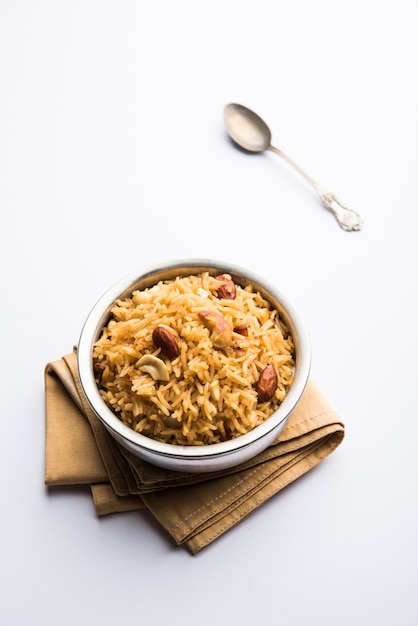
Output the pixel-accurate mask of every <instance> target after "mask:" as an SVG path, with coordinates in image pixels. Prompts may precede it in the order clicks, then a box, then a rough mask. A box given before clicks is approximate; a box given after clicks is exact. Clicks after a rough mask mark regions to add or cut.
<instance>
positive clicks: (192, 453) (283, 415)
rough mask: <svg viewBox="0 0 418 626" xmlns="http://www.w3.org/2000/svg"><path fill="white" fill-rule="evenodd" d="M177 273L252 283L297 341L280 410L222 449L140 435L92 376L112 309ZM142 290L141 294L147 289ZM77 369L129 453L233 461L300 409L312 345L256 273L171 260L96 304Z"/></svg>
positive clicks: (288, 307)
mask: <svg viewBox="0 0 418 626" xmlns="http://www.w3.org/2000/svg"><path fill="white" fill-rule="evenodd" d="M177 271H178V272H179V273H180V274H182V275H184V276H186V275H187V274H189V275H190V274H193V273H200V271H210V272H217V273H219V272H221V273H228V274H231V276H233V277H234V278H235V280H237V282H238V283H239V282H240V280H241V282H242V283H251V284H252V285H253V286H254V287H255V288H256V289H257V290H259V291H260V292H261V293H262V294H263V295H264V296H266V297H267V298H268V299H269V300H270V301H271V303H272V304H273V306H277V304H279V305H280V306H279V307H278V308H279V312H280V315H282V316H283V317H284V319H285V321H286V323H287V324H288V325H289V326H290V330H291V332H292V334H293V336H294V339H295V344H296V345H295V349H296V352H297V358H296V369H295V380H294V382H293V383H292V386H291V387H290V389H289V391H288V392H287V394H286V396H285V398H284V400H283V402H282V403H281V404H280V406H279V407H278V409H277V410H276V411H275V412H274V413H273V414H272V415H271V416H270V417H269V418H268V419H266V420H265V421H264V422H263V423H262V424H259V425H258V426H256V427H255V428H254V429H253V430H251V431H250V432H248V433H245V434H243V435H240V436H239V437H236V438H234V439H230V440H228V441H222V442H219V443H213V444H205V445H201V446H200V445H199V446H192V445H190V446H188V445H180V444H171V443H164V442H160V441H155V440H154V439H151V438H150V437H147V436H145V435H142V434H141V433H137V432H136V431H134V430H133V429H132V428H130V427H129V426H128V425H126V424H124V423H123V422H122V420H121V419H120V418H119V417H117V416H116V415H115V414H114V413H113V411H112V410H111V409H110V408H109V407H108V406H107V405H106V403H105V402H104V400H103V399H102V397H101V396H100V393H99V389H98V387H97V384H96V381H95V378H94V372H93V359H92V351H93V344H94V342H95V341H96V340H97V338H98V336H99V334H100V332H101V329H102V328H103V326H104V324H105V323H106V320H107V319H108V317H109V312H110V308H111V306H112V305H113V304H114V303H115V301H116V300H117V299H118V298H120V297H125V296H126V295H129V293H132V291H133V290H135V289H136V288H137V287H136V285H137V284H139V283H143V284H144V285H148V286H151V285H152V284H155V283H156V282H158V281H159V280H160V279H163V277H164V275H166V276H167V275H168V277H169V278H170V277H171V276H170V274H172V275H173V276H174V275H175V274H176V273H177ZM144 285H141V286H140V288H141V289H142V288H144ZM77 367H78V374H79V379H80V384H81V387H82V390H83V392H84V395H85V397H86V399H87V401H88V404H89V405H90V408H91V409H92V410H93V412H94V413H95V415H96V416H97V417H98V418H99V420H100V421H101V422H102V424H103V425H104V426H105V427H106V428H107V430H109V431H110V432H111V433H112V432H113V433H114V434H115V435H116V438H121V439H123V440H126V441H127V442H128V443H129V445H130V447H134V448H135V447H138V448H139V449H141V448H142V449H144V450H146V451H147V452H149V453H150V454H153V455H157V456H161V457H171V458H175V459H179V460H180V459H184V460H190V461H192V460H194V459H195V460H202V459H205V458H212V459H213V458H216V457H220V456H225V455H229V454H232V453H235V452H237V451H238V450H242V449H244V448H247V447H248V446H250V445H251V444H253V443H254V442H255V441H257V442H259V441H260V440H262V439H263V438H265V437H267V436H268V435H270V434H271V432H272V431H276V429H278V428H279V427H280V426H281V424H282V423H283V422H285V421H286V420H287V419H288V417H289V416H290V414H291V413H292V411H293V409H294V408H295V406H296V404H297V403H298V401H299V399H300V397H301V395H302V393H303V391H304V389H305V386H306V384H307V381H308V377H309V373H310V367H311V345H310V339H309V336H308V332H307V330H306V327H305V324H304V322H303V320H302V318H301V316H300V315H299V313H298V311H297V310H296V309H295V307H294V305H293V304H292V302H290V300H289V299H288V298H287V296H286V295H285V294H284V293H283V292H282V291H281V290H279V289H278V288H277V287H276V286H275V285H273V284H272V283H271V282H270V281H269V280H266V279H265V278H263V277H262V276H260V275H259V274H257V273H256V272H254V271H252V270H249V269H248V268H245V267H243V266H242V265H237V264H234V263H231V262H226V261H220V260H214V259H208V258H193V259H190V258H183V259H182V258H180V259H175V260H172V259H171V260H168V261H166V262H162V263H154V264H150V265H144V266H142V267H139V268H137V269H136V270H134V271H133V272H130V273H129V274H127V275H126V276H125V277H123V278H122V279H120V280H119V281H117V282H116V283H114V284H113V285H112V286H111V287H110V288H109V289H108V290H107V291H105V292H104V294H103V295H102V296H101V297H100V298H99V299H98V300H97V301H96V303H95V304H94V306H93V307H92V309H91V310H90V313H89V314H88V316H87V318H86V320H85V322H84V325H83V327H82V330H81V334H80V337H79V341H78V345H77Z"/></svg>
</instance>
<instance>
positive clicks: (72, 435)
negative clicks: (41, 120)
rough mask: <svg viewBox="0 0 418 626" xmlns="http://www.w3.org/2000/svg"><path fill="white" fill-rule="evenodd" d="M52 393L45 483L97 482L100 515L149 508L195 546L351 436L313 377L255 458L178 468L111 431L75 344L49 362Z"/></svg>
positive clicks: (179, 538) (47, 393)
mask: <svg viewBox="0 0 418 626" xmlns="http://www.w3.org/2000/svg"><path fill="white" fill-rule="evenodd" d="M45 399H46V451H45V484H46V485H85V484H88V485H90V486H91V491H92V496H93V501H94V505H95V508H96V512H97V514H98V515H106V514H109V513H117V512H123V511H134V510H138V509H143V508H147V509H148V510H149V511H150V512H151V513H152V514H153V515H154V516H155V518H156V519H157V520H158V521H159V523H160V524H161V525H162V526H163V527H164V528H165V529H166V530H167V531H168V533H169V534H170V535H171V536H172V538H173V539H174V541H175V542H176V543H177V544H183V543H184V544H185V545H186V546H187V548H188V549H189V550H190V552H191V553H192V554H195V553H197V552H198V551H199V550H201V549H202V548H204V547H205V546H207V545H208V544H209V543H211V542H212V541H214V540H215V539H216V538H217V537H219V536H220V535H222V534H223V533H225V532H226V531H227V530H228V529H229V528H231V527H232V526H234V525H235V524H237V523H238V522H240V521H241V520H242V519H244V518H245V517H246V516H247V515H249V514H250V513H251V512H252V511H254V510H255V509H256V508H258V507H259V506H260V505H261V504H262V503H263V502H265V501H266V500H268V499H269V498H271V497H272V496H273V495H274V494H276V493H277V492H279V491H280V490H281V489H283V487H285V486H286V485H288V484H289V483H291V482H293V481H294V480H296V479H297V478H299V477H300V476H302V475H303V474H305V473H306V472H307V471H308V470H310V469H312V468H313V467H314V466H315V465H317V464H318V463H320V461H322V460H323V459H324V458H325V457H327V456H328V455H329V454H331V452H333V451H334V450H335V448H336V447H337V446H338V445H339V444H340V443H341V441H342V440H343V438H344V424H343V423H342V422H341V421H340V420H339V419H338V417H337V415H336V414H335V412H334V411H333V409H332V408H331V407H330V406H329V404H328V403H327V401H326V400H325V398H324V397H323V396H322V394H321V393H320V391H319V390H318V389H317V388H316V387H315V385H314V383H313V382H312V381H311V380H310V381H309V382H308V385H307V387H306V389H305V391H304V393H303V396H302V398H301V400H300V402H299V404H298V405H297V407H296V409H295V410H294V411H293V413H292V415H291V417H290V419H289V421H288V423H287V425H286V427H285V429H284V430H283V431H282V432H281V434H280V435H279V437H278V439H277V440H276V441H275V442H274V444H273V445H271V446H270V447H269V448H267V450H265V451H264V452H262V453H261V454H259V455H258V456H256V457H255V458H254V459H251V460H250V461H247V462H246V463H243V464H241V465H239V466H238V467H235V468H232V469H229V470H225V471H221V472H212V473H208V474H189V473H183V472H173V471H170V470H165V469H161V468H158V467H154V466H153V465H151V464H149V463H147V462H145V461H142V460H140V459H137V458H136V457H134V456H133V455H132V454H131V453H129V452H128V451H126V450H125V449H124V448H122V447H121V446H120V445H119V444H118V443H117V442H116V441H114V439H113V438H112V437H111V436H110V435H109V434H108V432H107V431H106V429H105V428H104V427H103V426H102V424H101V422H100V421H99V419H98V418H97V417H96V415H95V414H94V413H93V411H92V410H91V409H90V407H89V405H88V403H87V400H86V398H85V396H84V394H83V391H82V388H81V385H80V381H79V378H78V371H77V357H76V354H75V352H74V353H71V354H68V355H66V356H64V357H63V358H62V359H60V360H58V361H55V362H53V363H49V364H48V365H47V366H46V369H45Z"/></svg>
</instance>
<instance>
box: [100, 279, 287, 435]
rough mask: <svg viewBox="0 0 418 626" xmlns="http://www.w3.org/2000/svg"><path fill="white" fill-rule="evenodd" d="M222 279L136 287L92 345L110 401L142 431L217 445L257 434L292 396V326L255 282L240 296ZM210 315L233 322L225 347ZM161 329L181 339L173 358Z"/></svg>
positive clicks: (240, 291)
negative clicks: (160, 342)
mask: <svg viewBox="0 0 418 626" xmlns="http://www.w3.org/2000/svg"><path fill="white" fill-rule="evenodd" d="M226 277H227V279H228V278H230V277H229V276H226ZM222 284H223V283H222V280H221V279H220V278H219V277H216V276H212V275H210V273H208V272H203V273H201V274H197V275H191V276H186V277H178V278H175V279H173V280H167V281H160V282H158V284H156V285H154V286H152V287H149V288H146V289H144V290H142V291H139V290H136V291H134V292H133V293H132V295H131V296H130V297H127V298H125V299H123V300H117V301H116V302H115V304H114V306H113V307H112V309H111V318H110V321H109V322H108V323H107V324H106V326H105V327H104V328H103V331H102V333H101V335H100V337H99V339H98V340H97V341H96V343H95V345H94V349H93V362H94V370H95V376H96V382H97V385H98V388H99V391H100V394H101V397H102V398H103V400H104V402H105V403H106V404H107V405H108V406H109V407H110V409H111V410H112V411H113V412H114V413H115V414H116V415H117V416H118V417H119V418H120V419H121V420H122V421H123V422H124V423H125V424H127V425H128V426H130V427H131V428H132V429H133V430H135V431H136V432H138V433H142V434H143V435H146V436H148V437H151V438H153V439H155V440H157V441H161V442H166V443H171V444H181V445H203V444H213V443H218V442H221V441H226V440H229V439H232V438H235V437H239V436H240V435H243V434H244V433H247V432H249V431H251V430H252V429H253V428H255V427H256V426H258V425H259V424H261V423H262V422H264V421H265V420H266V419H267V418H268V417H269V416H270V415H271V414H272V413H273V412H274V411H275V410H276V409H277V407H278V406H279V405H280V404H281V402H282V401H283V399H284V397H285V396H286V393H287V392H288V390H289V388H290V386H291V385H292V382H293V377H294V366H295V361H294V359H295V357H294V342H293V338H292V335H291V333H290V332H289V329H288V328H287V327H286V324H285V323H284V321H283V320H282V319H281V317H280V315H279V313H278V311H277V310H276V309H275V308H273V307H272V306H271V305H270V304H269V303H268V302H267V301H266V300H265V299H264V298H263V297H262V296H261V294H260V293H259V292H257V291H256V290H255V289H254V288H253V287H252V286H251V285H248V286H245V287H241V286H239V285H235V288H236V293H234V296H233V297H231V298H230V297H227V298H223V297H220V294H222V292H221V290H220V286H221V285H222ZM208 311H210V312H214V313H215V314H216V315H219V316H222V318H223V319H224V320H226V321H227V322H228V326H229V327H230V328H231V330H232V332H231V336H230V341H229V342H228V344H227V345H226V346H222V347H215V346H214V343H213V333H212V332H211V328H210V327H208V326H206V325H205V324H204V323H203V322H202V320H203V319H204V318H203V316H202V315H201V313H202V312H208ZM157 327H162V328H163V329H165V330H163V331H161V332H162V334H163V335H164V334H167V333H168V334H169V335H170V336H172V337H174V338H175V343H176V344H177V346H178V350H177V351H176V352H175V353H174V354H171V355H169V356H170V357H171V358H168V357H167V356H166V355H165V354H164V352H163V351H162V349H161V347H157V346H156V344H155V343H154V340H153V331H154V330H155V329H156V328H157ZM154 338H155V334H154ZM176 354H177V356H176ZM147 355H148V356H147ZM144 357H146V358H145V359H144ZM150 357H151V358H150ZM147 359H148V361H155V362H156V363H158V364H160V365H161V362H162V364H163V365H162V367H163V369H164V371H165V372H166V374H167V376H166V378H168V380H161V378H158V377H157V378H156V379H155V378H154V377H153V375H151V374H150V372H152V368H151V369H149V368H147V367H145V366H144V367H142V368H140V366H139V365H138V364H139V363H144V362H148V361H147ZM271 365H272V366H273V367H274V370H275V372H276V374H277V388H276V389H275V391H274V395H273V397H272V398H271V399H270V400H269V401H266V402H260V399H259V397H258V393H257V382H258V380H259V379H260V376H261V373H262V372H263V370H264V369H265V368H266V367H267V366H271Z"/></svg>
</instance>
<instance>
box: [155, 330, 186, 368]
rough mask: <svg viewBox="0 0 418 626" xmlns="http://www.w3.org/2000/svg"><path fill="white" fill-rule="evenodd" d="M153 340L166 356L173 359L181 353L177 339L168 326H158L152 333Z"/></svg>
mask: <svg viewBox="0 0 418 626" xmlns="http://www.w3.org/2000/svg"><path fill="white" fill-rule="evenodd" d="M152 340H153V342H154V345H155V346H156V347H157V348H160V350H161V352H162V353H163V354H165V356H166V357H167V358H168V359H170V361H173V359H175V358H176V357H178V355H179V352H180V350H179V346H178V343H177V339H176V338H175V336H174V335H173V333H172V332H171V330H170V329H169V328H167V327H166V326H157V328H154V330H153V333H152Z"/></svg>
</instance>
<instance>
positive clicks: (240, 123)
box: [224, 104, 271, 152]
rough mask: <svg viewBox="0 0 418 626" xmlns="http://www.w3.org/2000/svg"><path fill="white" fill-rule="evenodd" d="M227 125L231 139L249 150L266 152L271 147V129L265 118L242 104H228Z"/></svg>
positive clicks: (225, 118) (225, 111)
mask: <svg viewBox="0 0 418 626" xmlns="http://www.w3.org/2000/svg"><path fill="white" fill-rule="evenodd" d="M224 120H225V126H226V129H227V131H228V133H229V136H230V137H231V139H232V140H233V141H234V142H235V143H236V144H237V145H238V146H240V147H241V148H243V149H244V150H247V151H248V152H264V151H265V150H268V149H269V148H270V147H271V131H270V129H269V127H268V126H267V124H266V123H265V122H264V120H262V119H261V117H259V116H258V115H257V113H254V112H253V111H251V110H250V109H247V108H246V107H244V106H242V105H241V104H227V105H226V107H225V109H224Z"/></svg>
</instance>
